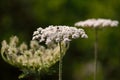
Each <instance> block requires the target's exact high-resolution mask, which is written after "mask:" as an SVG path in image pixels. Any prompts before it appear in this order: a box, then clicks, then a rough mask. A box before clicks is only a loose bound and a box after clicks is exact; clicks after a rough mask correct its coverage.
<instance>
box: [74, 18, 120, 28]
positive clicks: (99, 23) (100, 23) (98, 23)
mask: <svg viewBox="0 0 120 80" xmlns="http://www.w3.org/2000/svg"><path fill="white" fill-rule="evenodd" d="M118 23H119V22H118V21H116V20H110V19H88V20H85V21H79V22H77V23H75V26H81V27H94V28H96V27H108V26H109V27H115V26H118Z"/></svg>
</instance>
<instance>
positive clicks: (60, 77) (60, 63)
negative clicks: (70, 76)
mask: <svg viewBox="0 0 120 80" xmlns="http://www.w3.org/2000/svg"><path fill="white" fill-rule="evenodd" d="M59 46H60V60H59V80H62V48H61V42H59Z"/></svg>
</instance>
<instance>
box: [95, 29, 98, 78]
mask: <svg viewBox="0 0 120 80" xmlns="http://www.w3.org/2000/svg"><path fill="white" fill-rule="evenodd" d="M94 50H95V52H94V57H95V62H94V80H96V79H97V54H98V31H97V28H95V45H94Z"/></svg>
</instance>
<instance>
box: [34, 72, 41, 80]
mask: <svg viewBox="0 0 120 80" xmlns="http://www.w3.org/2000/svg"><path fill="white" fill-rule="evenodd" d="M35 80H41V78H40V73H39V72H38V73H37V74H36V75H35Z"/></svg>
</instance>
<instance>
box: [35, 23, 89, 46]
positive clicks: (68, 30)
mask: <svg viewBox="0 0 120 80" xmlns="http://www.w3.org/2000/svg"><path fill="white" fill-rule="evenodd" d="M79 37H81V38H87V35H86V33H85V31H84V30H83V29H77V28H75V27H69V26H52V25H51V26H49V27H47V28H45V29H42V28H38V29H37V31H34V33H33V40H38V41H39V42H45V43H46V44H47V45H49V44H52V43H59V42H65V43H66V42H70V41H71V39H76V38H79Z"/></svg>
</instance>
